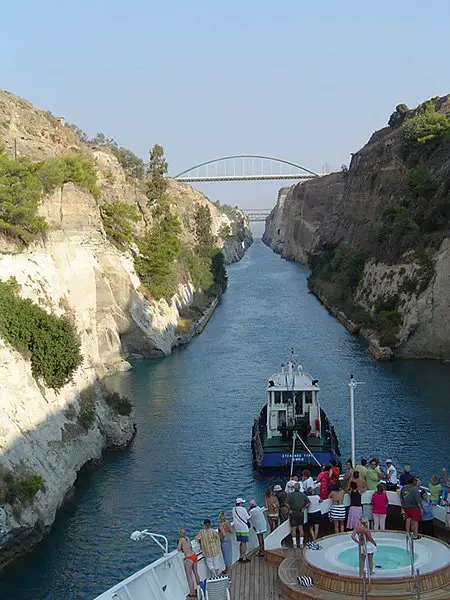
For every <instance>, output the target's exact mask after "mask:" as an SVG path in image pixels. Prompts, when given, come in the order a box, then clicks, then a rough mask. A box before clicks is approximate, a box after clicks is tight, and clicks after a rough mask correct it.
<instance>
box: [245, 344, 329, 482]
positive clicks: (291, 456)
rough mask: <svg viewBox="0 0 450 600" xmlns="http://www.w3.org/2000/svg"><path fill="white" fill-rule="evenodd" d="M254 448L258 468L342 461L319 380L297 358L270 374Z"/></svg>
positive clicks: (316, 466)
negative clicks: (298, 362) (320, 393)
mask: <svg viewBox="0 0 450 600" xmlns="http://www.w3.org/2000/svg"><path fill="white" fill-rule="evenodd" d="M252 452H253V460H254V464H255V466H256V468H257V469H258V470H260V471H263V470H271V469H274V470H279V469H282V470H289V469H290V471H291V473H292V469H293V468H294V466H295V467H297V468H298V469H309V470H311V471H315V472H317V471H318V470H319V469H320V465H323V464H330V462H331V461H332V460H335V461H336V462H337V463H339V455H340V453H339V445H338V440H337V437H336V433H335V431H334V427H333V426H332V425H331V424H330V422H329V421H328V418H327V416H326V414H325V412H324V410H323V409H322V408H321V406H320V402H319V380H318V379H314V378H313V376H312V375H311V374H310V373H307V372H306V371H303V368H302V366H301V365H298V366H297V365H296V364H295V362H294V359H293V355H292V356H291V359H290V360H289V361H288V362H287V364H285V365H282V366H281V372H279V373H275V374H274V375H272V376H271V377H269V380H268V383H267V403H266V405H265V406H264V407H263V409H262V410H261V413H260V415H259V418H258V419H255V422H254V424H253V430H252Z"/></svg>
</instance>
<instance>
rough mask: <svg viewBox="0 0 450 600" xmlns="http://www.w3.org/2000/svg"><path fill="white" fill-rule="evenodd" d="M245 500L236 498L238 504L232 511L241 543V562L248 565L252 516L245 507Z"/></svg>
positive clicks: (237, 535) (234, 524) (234, 525)
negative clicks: (248, 544)
mask: <svg viewBox="0 0 450 600" xmlns="http://www.w3.org/2000/svg"><path fill="white" fill-rule="evenodd" d="M244 504H245V500H244V499H243V498H236V504H235V506H234V508H233V510H232V516H233V523H232V525H233V527H234V531H235V532H236V541H238V542H239V555H240V558H239V562H241V563H247V562H250V560H249V559H248V558H247V543H248V532H249V524H250V515H249V514H248V512H247V509H246V508H245V506H244Z"/></svg>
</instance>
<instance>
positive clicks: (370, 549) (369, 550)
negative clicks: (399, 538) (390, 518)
mask: <svg viewBox="0 0 450 600" xmlns="http://www.w3.org/2000/svg"><path fill="white" fill-rule="evenodd" d="M366 548H367V554H374V553H375V552H376V551H377V547H376V546H374V545H373V544H372V542H367V544H366Z"/></svg>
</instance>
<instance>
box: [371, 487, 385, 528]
mask: <svg viewBox="0 0 450 600" xmlns="http://www.w3.org/2000/svg"><path fill="white" fill-rule="evenodd" d="M388 504H389V501H388V497H387V494H386V492H385V491H384V486H383V484H382V483H379V484H378V485H377V489H376V490H375V491H374V493H373V494H372V508H373V524H374V525H373V528H374V529H375V530H380V531H384V530H385V529H386V515H387V507H388Z"/></svg>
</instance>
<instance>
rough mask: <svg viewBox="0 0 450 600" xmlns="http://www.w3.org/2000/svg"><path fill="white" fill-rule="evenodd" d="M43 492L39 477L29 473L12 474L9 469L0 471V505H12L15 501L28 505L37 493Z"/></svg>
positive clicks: (42, 481) (43, 488)
mask: <svg viewBox="0 0 450 600" xmlns="http://www.w3.org/2000/svg"><path fill="white" fill-rule="evenodd" d="M44 491H45V487H44V480H43V479H42V477H41V475H36V474H34V473H31V472H25V473H13V472H12V471H11V470H9V469H5V468H2V469H0V505H2V504H13V503H14V502H16V501H19V502H22V503H24V504H25V503H27V504H28V503H30V502H32V501H33V500H34V497H35V496H36V494H37V493H38V492H44Z"/></svg>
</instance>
